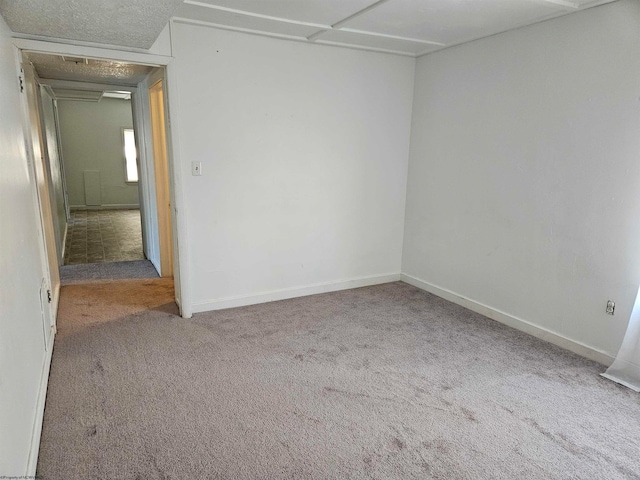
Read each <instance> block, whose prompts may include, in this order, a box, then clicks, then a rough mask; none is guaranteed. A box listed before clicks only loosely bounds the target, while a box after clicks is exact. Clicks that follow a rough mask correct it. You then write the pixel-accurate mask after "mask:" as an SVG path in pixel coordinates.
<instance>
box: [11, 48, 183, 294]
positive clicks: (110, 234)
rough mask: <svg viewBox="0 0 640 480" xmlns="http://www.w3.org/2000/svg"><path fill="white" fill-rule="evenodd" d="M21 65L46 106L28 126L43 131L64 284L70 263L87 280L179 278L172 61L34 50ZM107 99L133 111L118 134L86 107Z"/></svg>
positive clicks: (48, 213) (50, 227) (44, 177)
mask: <svg viewBox="0 0 640 480" xmlns="http://www.w3.org/2000/svg"><path fill="white" fill-rule="evenodd" d="M22 66H23V68H26V69H27V70H28V71H29V73H30V75H31V77H32V78H33V84H34V87H33V89H32V91H31V92H30V93H29V99H30V100H29V101H30V102H31V103H32V104H38V108H36V109H35V110H34V109H31V110H33V111H35V114H34V115H30V118H29V123H30V124H31V125H32V129H33V125H35V124H37V125H38V126H39V127H40V128H39V129H38V131H37V132H36V129H34V139H36V138H37V139H38V141H39V145H38V146H40V147H41V155H40V153H35V155H34V157H36V156H40V157H41V159H42V162H41V163H42V172H41V174H40V175H39V176H37V175H36V177H37V184H38V185H40V188H39V190H38V195H39V198H38V203H39V206H40V211H41V216H42V217H43V231H45V233H46V235H44V237H45V238H44V239H43V241H44V244H45V248H46V250H47V254H48V255H47V256H48V264H49V269H50V276H51V278H52V279H54V278H55V280H54V281H57V278H56V276H57V274H58V273H61V274H62V275H61V276H62V282H63V284H64V281H65V278H66V274H65V271H64V269H66V268H70V267H76V268H77V267H82V268H84V270H83V269H80V270H76V271H79V272H80V277H81V278H84V279H86V278H92V279H101V275H106V276H107V279H109V278H129V277H127V275H128V274H129V273H131V275H133V276H132V277H131V278H140V277H141V276H146V275H151V274H152V275H154V276H162V277H167V278H173V273H174V263H175V262H177V256H176V257H175V258H174V255H177V252H174V249H173V248H172V243H173V241H174V236H175V235H174V231H175V230H176V229H177V227H176V225H174V223H173V219H172V215H171V208H172V206H171V201H170V199H171V190H172V188H171V184H172V180H171V173H170V172H171V170H170V168H169V165H168V164H169V162H170V153H169V150H168V148H167V136H168V131H167V130H168V129H167V123H166V116H167V108H166V105H167V102H166V90H165V88H164V75H165V69H164V67H163V66H161V65H144V64H135V63H125V62H121V61H120V62H114V61H109V60H98V59H92V58H85V57H69V56H65V55H58V54H52V53H44V52H36V51H28V50H26V51H25V50H23V51H22ZM125 104H126V105H125ZM106 105H111V106H112V107H114V108H116V107H118V108H119V109H120V110H124V109H128V111H129V117H128V120H122V119H120V120H116V123H117V131H115V133H114V128H115V127H114V126H113V125H111V126H109V128H107V126H106V125H104V122H103V120H104V119H100V117H96V116H94V117H91V115H89V116H88V117H86V116H85V117H82V115H80V113H79V112H80V111H85V112H87V111H91V110H95V109H96V107H97V106H102V107H105V106H106ZM145 107H146V108H145ZM94 114H95V112H94ZM89 127H93V134H92V135H93V136H92V135H90V134H89V133H88V129H89ZM69 132H71V133H69ZM74 136H75V137H74ZM114 145H115V146H114ZM87 146H88V147H91V148H92V150H91V151H89V150H86V149H85V150H82V147H87ZM34 149H35V146H34ZM108 151H111V152H112V153H111V154H109V155H106V153H107V152H108ZM113 152H116V153H115V154H114V153H113ZM106 157H109V159H107V158H106ZM109 161H111V163H113V164H114V165H115V167H114V168H111V167H113V166H114V165H111V166H109V165H108V162H109ZM36 163H37V162H36ZM114 172H116V173H114ZM118 176H119V177H118ZM105 177H106V178H105ZM115 177H118V179H117V181H115V182H114V181H113V179H114V178H115ZM105 180H107V181H105ZM132 192H134V193H133V194H132ZM136 262H138V263H140V262H144V263H145V264H148V267H147V266H146V265H143V266H140V265H137V267H136V266H134V267H133V268H132V269H130V271H129V273H128V272H127V268H128V266H123V265H124V264H128V263H136ZM116 264H119V265H118V266H117V268H114V265H116ZM86 267H90V268H86ZM114 272H115V273H114ZM114 275H115V277H114ZM58 284H59V282H58ZM176 295H177V296H179V292H177V291H176Z"/></svg>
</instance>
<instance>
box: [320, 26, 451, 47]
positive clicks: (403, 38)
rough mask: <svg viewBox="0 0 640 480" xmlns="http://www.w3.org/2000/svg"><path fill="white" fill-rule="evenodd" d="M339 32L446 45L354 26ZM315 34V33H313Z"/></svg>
mask: <svg viewBox="0 0 640 480" xmlns="http://www.w3.org/2000/svg"><path fill="white" fill-rule="evenodd" d="M338 31H339V32H349V33H358V34H360V35H369V36H371V37H382V38H391V39H393V40H403V41H406V42H415V43H424V44H427V45H436V46H438V47H446V46H447V44H446V43H440V42H432V41H431V40H422V39H421V38H412V37H401V36H399V35H389V34H387V33H377V32H369V31H367V30H356V29H355V28H340V29H338ZM314 35H315V34H314Z"/></svg>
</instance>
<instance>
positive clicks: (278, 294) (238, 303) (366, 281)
mask: <svg viewBox="0 0 640 480" xmlns="http://www.w3.org/2000/svg"><path fill="white" fill-rule="evenodd" d="M398 280H400V274H399V273H390V274H385V275H370V276H366V277H357V278H352V279H349V280H337V281H333V282H323V283H315V284H312V285H305V286H304V287H294V288H284V289H280V290H271V291H268V292H262V293H256V294H253V295H242V296H238V297H226V298H220V299H216V300H209V301H206V302H198V303H194V304H193V305H192V308H193V313H199V312H207V311H210V310H222V309H223V308H235V307H244V306H246V305H255V304H257V303H266V302H274V301H276V300H286V299H288V298H296V297H305V296H307V295H316V294H318V293H327V292H337V291H338V290H348V289H350V288H358V287H368V286H370V285H379V284H381V283H389V282H397V281H398Z"/></svg>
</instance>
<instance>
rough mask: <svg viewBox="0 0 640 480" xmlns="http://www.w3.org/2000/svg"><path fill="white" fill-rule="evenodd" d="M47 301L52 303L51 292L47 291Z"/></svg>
mask: <svg viewBox="0 0 640 480" xmlns="http://www.w3.org/2000/svg"><path fill="white" fill-rule="evenodd" d="M47 301H48V302H49V303H51V290H47Z"/></svg>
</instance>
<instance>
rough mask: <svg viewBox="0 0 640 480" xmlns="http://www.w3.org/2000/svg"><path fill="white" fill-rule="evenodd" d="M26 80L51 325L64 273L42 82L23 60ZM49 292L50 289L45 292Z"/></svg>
mask: <svg viewBox="0 0 640 480" xmlns="http://www.w3.org/2000/svg"><path fill="white" fill-rule="evenodd" d="M22 75H23V78H22V81H23V85H24V92H23V94H24V95H26V101H27V108H28V120H29V125H28V127H29V130H28V136H29V138H27V146H28V149H29V150H30V151H29V152H28V153H29V154H30V156H31V155H32V162H31V163H32V169H31V175H32V177H33V179H34V183H35V187H36V194H37V199H38V206H39V214H40V228H41V232H42V237H41V240H42V241H43V243H44V244H43V251H44V252H45V258H43V271H44V275H45V279H46V284H47V286H48V288H47V289H46V290H49V291H50V292H51V293H50V297H51V300H50V301H49V299H47V303H48V308H47V310H48V312H47V318H48V319H49V321H50V323H51V325H55V318H56V310H55V307H56V306H57V303H58V302H57V298H55V296H56V295H57V292H58V291H59V286H60V273H59V271H58V255H57V251H56V237H55V233H54V227H53V219H52V213H51V202H50V196H49V186H48V182H47V174H46V169H45V165H44V142H43V137H42V135H43V132H42V131H41V122H40V112H39V106H38V104H39V97H38V95H39V86H38V84H37V82H36V78H35V73H34V71H33V67H32V66H31V65H30V64H27V63H23V64H22ZM45 293H46V292H45Z"/></svg>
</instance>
